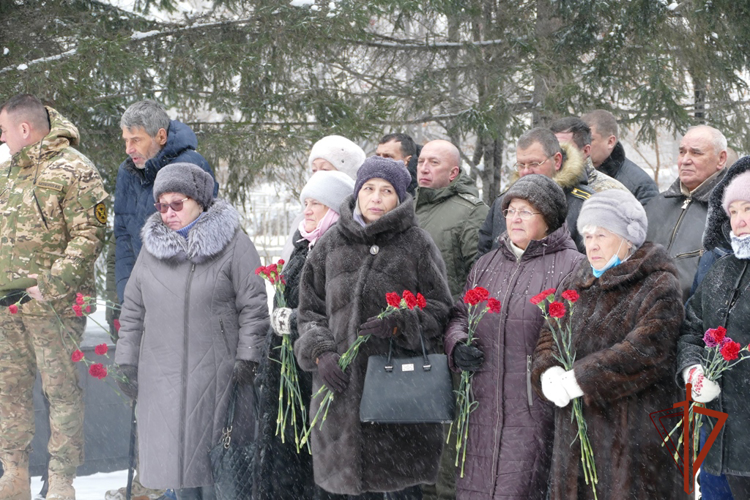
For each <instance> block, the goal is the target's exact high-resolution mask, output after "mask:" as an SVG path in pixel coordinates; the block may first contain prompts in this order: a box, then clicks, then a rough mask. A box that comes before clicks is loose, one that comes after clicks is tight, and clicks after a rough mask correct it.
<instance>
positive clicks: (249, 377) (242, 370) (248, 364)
mask: <svg viewBox="0 0 750 500" xmlns="http://www.w3.org/2000/svg"><path fill="white" fill-rule="evenodd" d="M257 372H258V363H256V362H255V361H246V360H244V359H238V360H237V361H235V362H234V379H235V380H236V381H237V384H239V385H240V387H244V386H247V385H252V383H253V382H254V381H255V374H256V373H257Z"/></svg>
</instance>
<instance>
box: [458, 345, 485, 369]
mask: <svg viewBox="0 0 750 500" xmlns="http://www.w3.org/2000/svg"><path fill="white" fill-rule="evenodd" d="M482 363H484V353H483V352H482V350H481V349H479V348H478V347H475V346H473V345H466V344H463V343H461V344H457V345H456V347H454V348H453V364H455V365H456V366H457V367H459V368H460V369H461V370H462V371H465V372H475V371H477V370H479V368H481V366H482Z"/></svg>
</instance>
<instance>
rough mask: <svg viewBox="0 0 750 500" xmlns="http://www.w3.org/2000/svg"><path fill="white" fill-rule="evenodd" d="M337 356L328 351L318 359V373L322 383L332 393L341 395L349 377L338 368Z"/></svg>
mask: <svg viewBox="0 0 750 500" xmlns="http://www.w3.org/2000/svg"><path fill="white" fill-rule="evenodd" d="M340 357H341V356H339V355H338V354H336V353H335V352H332V351H328V352H325V353H323V354H321V355H320V356H319V357H318V373H319V374H320V378H322V379H323V382H324V383H325V384H326V385H327V386H328V387H329V388H331V389H332V390H333V391H334V392H338V393H342V392H344V390H346V386H348V385H349V375H348V374H347V373H346V372H344V370H342V369H341V367H340V366H339V358H340Z"/></svg>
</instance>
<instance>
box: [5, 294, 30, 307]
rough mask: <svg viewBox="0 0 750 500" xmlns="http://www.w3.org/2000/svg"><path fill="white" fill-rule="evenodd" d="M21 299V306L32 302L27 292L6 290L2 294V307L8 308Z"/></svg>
mask: <svg viewBox="0 0 750 500" xmlns="http://www.w3.org/2000/svg"><path fill="white" fill-rule="evenodd" d="M19 299H20V301H21V302H20V304H25V303H26V302H28V301H30V300H31V297H29V295H28V294H27V293H26V290H6V291H4V292H0V307H8V306H11V305H13V304H15V303H16V302H18V301H19Z"/></svg>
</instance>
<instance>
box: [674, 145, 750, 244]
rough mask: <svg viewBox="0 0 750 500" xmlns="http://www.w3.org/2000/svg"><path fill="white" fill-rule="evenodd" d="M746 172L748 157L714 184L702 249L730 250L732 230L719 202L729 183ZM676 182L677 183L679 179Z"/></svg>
mask: <svg viewBox="0 0 750 500" xmlns="http://www.w3.org/2000/svg"><path fill="white" fill-rule="evenodd" d="M748 170H750V156H745V157H744V158H740V159H739V160H737V161H736V162H735V163H734V165H732V166H731V167H729V168H728V169H726V170H725V173H724V176H723V177H722V178H721V180H719V181H718V182H717V183H716V187H714V188H713V190H712V191H711V194H710V195H709V196H708V215H707V216H706V225H705V229H704V230H703V247H704V248H705V249H706V250H709V251H710V250H713V249H714V248H724V249H729V248H732V245H731V242H730V238H729V232H730V231H731V230H732V228H731V226H730V225H729V217H728V216H727V213H726V212H725V211H724V207H722V206H721V202H722V200H723V199H724V191H725V190H726V188H727V186H728V185H729V183H731V182H732V181H733V180H734V178H735V177H737V176H738V175H740V174H741V173H743V172H747V171H748ZM677 181H678V182H679V179H677ZM701 187H702V186H701ZM712 187H713V186H712Z"/></svg>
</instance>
